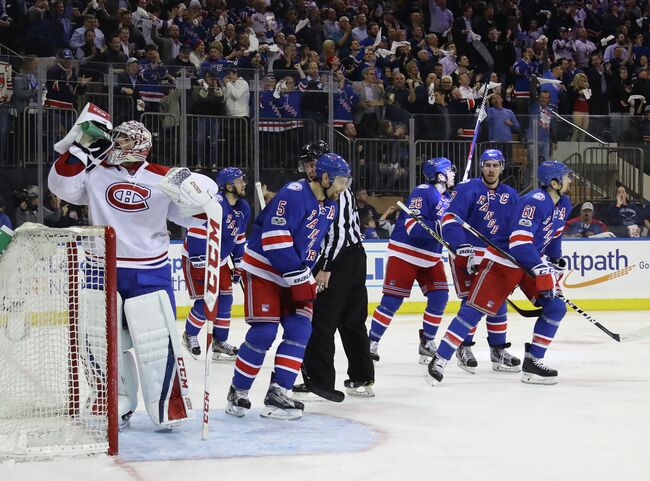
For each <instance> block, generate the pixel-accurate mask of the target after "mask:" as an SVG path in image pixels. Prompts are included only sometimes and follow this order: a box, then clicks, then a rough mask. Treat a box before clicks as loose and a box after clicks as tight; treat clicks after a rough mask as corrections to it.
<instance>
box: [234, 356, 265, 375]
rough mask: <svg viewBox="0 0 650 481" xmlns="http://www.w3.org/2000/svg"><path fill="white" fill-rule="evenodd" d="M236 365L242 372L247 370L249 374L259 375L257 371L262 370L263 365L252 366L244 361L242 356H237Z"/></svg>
mask: <svg viewBox="0 0 650 481" xmlns="http://www.w3.org/2000/svg"><path fill="white" fill-rule="evenodd" d="M235 367H236V368H237V369H239V370H240V371H242V372H245V373H246V374H249V375H251V376H257V373H258V372H260V367H261V366H250V365H248V364H246V363H245V362H244V361H242V360H241V358H239V357H238V358H237V360H236V361H235Z"/></svg>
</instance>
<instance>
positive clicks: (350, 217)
mask: <svg viewBox="0 0 650 481" xmlns="http://www.w3.org/2000/svg"><path fill="white" fill-rule="evenodd" d="M326 152H329V148H328V147H327V144H326V143H325V142H324V141H322V140H319V141H315V142H311V143H310V144H307V145H306V146H304V147H303V148H302V150H301V154H300V163H301V164H302V167H303V169H304V171H305V173H306V175H307V176H308V177H309V176H310V175H313V170H314V168H313V164H314V163H315V161H316V159H317V158H318V157H319V156H320V155H322V154H323V153H326ZM323 245H324V248H323V250H322V252H321V258H320V260H319V262H318V264H317V266H316V269H315V272H317V274H316V283H317V286H318V290H319V292H320V294H319V295H318V298H317V300H316V302H315V304H314V316H313V320H312V334H311V337H310V339H309V343H308V344H307V350H306V352H305V358H304V363H303V378H305V379H304V380H305V384H306V385H301V386H296V388H295V389H294V390H295V391H296V393H297V392H298V391H300V390H301V389H302V390H303V392H304V391H307V390H308V389H309V388H310V387H311V388H312V389H311V390H312V391H314V393H316V394H318V395H321V392H323V391H325V392H331V393H337V394H339V395H340V399H333V398H328V399H330V400H342V398H343V397H344V396H343V393H340V392H337V391H336V390H335V389H334V385H335V380H336V372H335V370H334V351H335V345H334V336H335V333H336V330H337V329H338V330H339V335H340V336H341V341H342V343H343V348H344V350H345V354H346V356H347V358H348V379H347V380H346V381H345V387H346V391H347V392H348V394H350V395H353V396H366V397H372V396H374V393H373V391H372V385H373V384H374V379H375V368H374V365H373V362H372V359H371V357H370V350H369V339H368V331H367V329H366V317H367V315H368V292H367V291H366V251H365V250H364V248H363V244H362V236H361V224H360V222H359V215H358V213H357V211H356V200H355V198H354V193H353V191H352V189H351V188H349V187H348V189H347V190H345V191H343V193H341V196H340V198H339V210H338V217H337V218H336V219H335V220H334V222H333V223H332V225H331V227H330V230H329V232H328V233H327V236H326V237H325V240H324V244H323ZM317 388H318V389H317Z"/></svg>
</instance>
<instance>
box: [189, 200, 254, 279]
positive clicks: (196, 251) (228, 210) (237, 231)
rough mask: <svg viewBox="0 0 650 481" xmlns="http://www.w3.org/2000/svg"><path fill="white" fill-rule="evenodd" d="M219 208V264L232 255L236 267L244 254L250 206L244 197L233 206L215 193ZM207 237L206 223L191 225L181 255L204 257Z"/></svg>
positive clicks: (226, 260) (222, 263)
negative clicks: (197, 225) (220, 215)
mask: <svg viewBox="0 0 650 481" xmlns="http://www.w3.org/2000/svg"><path fill="white" fill-rule="evenodd" d="M216 198H217V200H218V201H219V204H220V205H221V209H222V210H223V215H222V224H221V225H222V227H221V252H220V258H221V263H220V265H224V264H225V263H226V262H228V256H232V259H233V264H235V266H236V267H237V266H238V265H239V264H240V263H241V259H242V257H243V256H244V246H245V245H246V227H247V226H248V220H249V219H250V216H251V208H250V206H249V205H248V202H246V201H245V200H244V199H239V200H238V201H237V202H235V205H234V206H231V205H230V202H228V199H226V198H225V197H224V196H222V195H221V194H217V195H216ZM206 239H207V223H205V224H203V226H202V227H192V228H190V229H189V230H188V231H187V236H186V237H185V242H184V243H183V256H186V257H190V258H192V257H201V256H203V257H205V243H206Z"/></svg>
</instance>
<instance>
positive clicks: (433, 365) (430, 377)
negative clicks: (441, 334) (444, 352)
mask: <svg viewBox="0 0 650 481" xmlns="http://www.w3.org/2000/svg"><path fill="white" fill-rule="evenodd" d="M448 362H449V361H447V360H446V359H443V358H442V357H438V354H435V355H434V356H433V358H432V359H431V362H429V366H428V367H427V373H426V374H425V375H424V379H426V380H427V382H428V383H429V384H431V385H432V386H435V385H436V384H437V383H439V382H442V378H443V377H444V375H443V372H444V370H445V366H446V365H447V363H448Z"/></svg>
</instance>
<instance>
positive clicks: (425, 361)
mask: <svg viewBox="0 0 650 481" xmlns="http://www.w3.org/2000/svg"><path fill="white" fill-rule="evenodd" d="M431 359H433V356H426V355H424V354H420V359H419V360H418V364H423V365H425V364H426V365H427V366H428V365H429V363H430V362H431Z"/></svg>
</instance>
